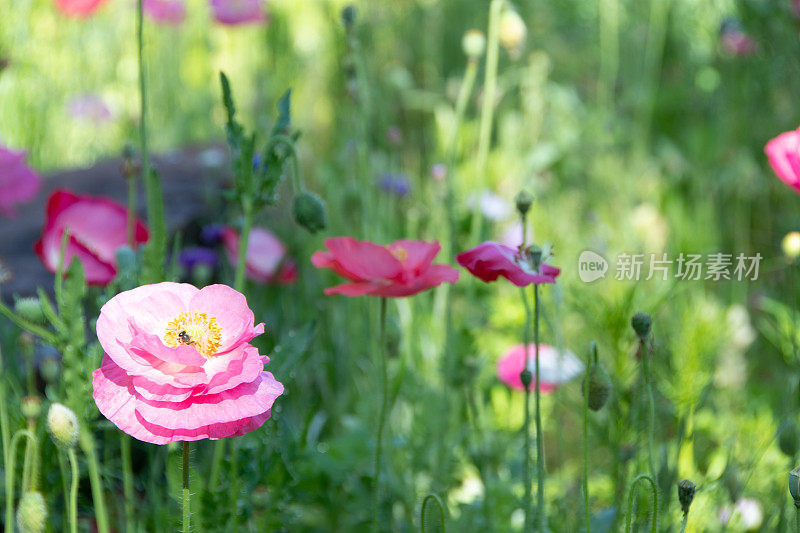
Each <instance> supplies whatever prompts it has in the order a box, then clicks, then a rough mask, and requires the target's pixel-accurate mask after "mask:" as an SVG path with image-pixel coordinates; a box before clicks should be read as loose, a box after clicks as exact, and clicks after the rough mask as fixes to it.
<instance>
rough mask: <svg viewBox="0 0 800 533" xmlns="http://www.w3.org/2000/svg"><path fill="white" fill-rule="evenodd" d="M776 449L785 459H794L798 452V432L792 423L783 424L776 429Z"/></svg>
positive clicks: (799, 448)
mask: <svg viewBox="0 0 800 533" xmlns="http://www.w3.org/2000/svg"><path fill="white" fill-rule="evenodd" d="M778 448H780V450H781V451H782V452H783V453H784V454H785V455H786V456H787V457H794V456H795V455H797V452H798V451H800V431H798V429H797V424H795V423H794V422H793V421H791V420H789V421H787V422H784V423H783V424H781V425H780V427H779V428H778Z"/></svg>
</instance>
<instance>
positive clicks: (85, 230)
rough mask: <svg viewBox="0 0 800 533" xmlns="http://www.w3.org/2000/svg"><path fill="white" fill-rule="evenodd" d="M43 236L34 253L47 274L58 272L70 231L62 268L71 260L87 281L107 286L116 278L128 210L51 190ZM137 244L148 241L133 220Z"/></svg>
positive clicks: (98, 199)
mask: <svg viewBox="0 0 800 533" xmlns="http://www.w3.org/2000/svg"><path fill="white" fill-rule="evenodd" d="M45 217H46V218H45V224H44V229H43V230H42V237H41V238H40V239H39V240H38V241H37V242H36V244H35V245H34V250H35V251H36V254H37V255H38V256H39V259H41V260H42V263H43V264H44V266H45V267H46V268H47V270H49V271H50V272H53V273H55V272H56V270H58V258H59V255H60V254H61V239H62V236H63V235H64V229H65V228H69V240H68V241H67V250H66V254H65V257H64V261H63V264H64V268H66V267H68V266H69V264H70V262H71V261H72V258H73V257H77V258H78V260H79V261H80V262H81V264H82V265H83V271H84V275H85V276H86V282H87V283H89V284H90V285H107V284H108V283H109V282H111V280H113V279H114V276H116V275H117V268H116V264H117V257H116V253H117V249H119V248H120V247H121V246H123V245H124V244H126V242H127V218H128V210H127V209H125V207H123V206H121V205H120V204H118V203H117V202H115V201H113V200H111V199H109V198H104V197H101V196H98V197H94V196H79V195H77V194H74V193H72V192H70V191H66V190H58V191H54V192H53V193H52V194H51V195H50V198H48V200H47V211H46V214H45ZM135 233H136V234H135V237H136V242H137V243H143V242H146V241H147V238H148V233H147V228H146V227H145V226H144V225H143V224H142V223H141V222H140V221H138V220H137V221H136V232H135Z"/></svg>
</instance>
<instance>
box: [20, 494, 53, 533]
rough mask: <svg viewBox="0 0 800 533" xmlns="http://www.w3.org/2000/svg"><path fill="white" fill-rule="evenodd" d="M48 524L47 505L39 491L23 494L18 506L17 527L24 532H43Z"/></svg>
mask: <svg viewBox="0 0 800 533" xmlns="http://www.w3.org/2000/svg"><path fill="white" fill-rule="evenodd" d="M46 525H47V505H46V504H45V502H44V497H43V496H42V493H41V492H39V491H28V492H26V493H24V494H23V495H22V498H20V500H19V507H17V527H19V529H20V531H22V532H23V533H41V532H42V531H44V529H45V526H46Z"/></svg>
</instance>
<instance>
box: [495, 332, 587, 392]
mask: <svg viewBox="0 0 800 533" xmlns="http://www.w3.org/2000/svg"><path fill="white" fill-rule="evenodd" d="M527 357H528V358H527V365H526V353H525V345H524V344H517V345H515V346H512V347H511V348H510V349H509V350H508V351H507V352H506V353H505V354H504V355H503V357H501V358H500V360H499V361H497V377H498V378H499V379H500V381H502V382H503V383H505V384H506V385H508V386H509V387H511V388H512V389H518V390H525V387H524V386H523V385H522V380H521V378H520V374H521V373H522V371H523V370H525V367H526V366H527V367H528V370H530V371H531V372H533V371H534V368H535V366H534V365H535V360H536V345H535V344H529V345H528V353H527ZM539 372H541V374H542V375H541V377H540V378H539V390H540V391H541V392H550V391H553V390H555V389H557V388H558V387H559V386H561V385H563V384H564V383H567V382H569V381H571V380H573V379H575V378H576V377H577V376H579V375H580V374H581V373H582V372H583V363H582V362H581V360H580V359H578V357H577V356H576V355H575V354H574V353H572V352H570V351H569V350H560V351H559V350H558V349H556V348H553V347H552V346H549V345H547V344H541V343H540V344H539ZM535 380H536V378H535V376H534V381H533V382H534V383H535V382H536V381H535Z"/></svg>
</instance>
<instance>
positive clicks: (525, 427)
mask: <svg viewBox="0 0 800 533" xmlns="http://www.w3.org/2000/svg"><path fill="white" fill-rule="evenodd" d="M524 245H525V240H524V238H523V246H524ZM520 294H521V295H522V303H523V304H524V306H525V328H524V329H523V331H522V342H523V344H524V345H525V367H524V368H523V370H522V371H523V373H524V372H525V371H526V370H528V368H529V367H530V362H531V356H530V343H531V320H532V318H533V317H532V313H531V306H530V303H529V302H528V296H527V294H526V291H525V288H524V287H521V288H520ZM520 379H521V380H522V383H523V384H525V378H523V377H522V376H520ZM524 412H525V418H524V422H523V424H522V433H523V437H524V443H525V444H524V446H523V454H524V455H523V461H522V465H523V466H522V479H523V483H524V484H525V499H524V503H523V509H524V511H525V525H524V527H523V528H522V530H523V531H530V523H531V501H532V499H533V498H532V495H531V489H532V483H531V429H530V425H531V384H530V382H528V383H527V384H526V385H525V411H524ZM537 439H538V436H537Z"/></svg>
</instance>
